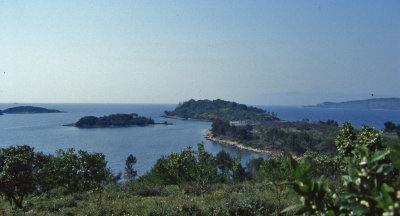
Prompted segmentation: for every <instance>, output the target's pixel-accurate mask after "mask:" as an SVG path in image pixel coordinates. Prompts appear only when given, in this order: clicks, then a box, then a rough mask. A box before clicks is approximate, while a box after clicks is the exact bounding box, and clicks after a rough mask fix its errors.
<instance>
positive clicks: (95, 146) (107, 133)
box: [0, 104, 400, 175]
mask: <svg viewBox="0 0 400 216" xmlns="http://www.w3.org/2000/svg"><path fill="white" fill-rule="evenodd" d="M23 105H32V106H40V107H44V108H48V109H58V110H62V111H65V112H66V113H48V114H4V115H2V116H0V147H8V146H10V145H30V146H32V147H34V148H35V151H42V152H44V153H50V154H55V152H56V150H58V149H67V148H75V149H76V150H79V149H82V150H86V151H90V152H102V153H104V154H105V156H106V160H107V161H108V165H109V166H110V167H111V169H112V171H113V172H114V173H117V172H123V169H124V165H125V159H126V158H127V157H128V155H129V154H133V155H134V156H136V158H137V163H136V164H135V166H134V167H135V169H137V170H138V174H139V175H143V174H144V173H145V172H146V171H149V170H150V169H151V167H152V166H153V165H154V164H155V162H156V160H157V159H158V158H160V157H161V156H162V155H168V154H170V153H171V152H180V151H182V150H183V149H185V148H186V147H187V146H193V147H194V148H196V145H197V143H200V142H204V144H205V149H206V151H208V152H211V153H212V154H214V155H215V154H217V153H218V152H219V151H221V150H225V151H227V152H228V153H230V154H233V155H240V156H241V158H242V163H243V164H245V163H246V162H247V161H248V160H250V159H251V158H256V157H259V156H262V157H264V158H266V156H264V155H260V154H256V153H253V152H248V151H239V150H238V149H235V148H232V147H228V146H224V145H220V144H216V143H213V142H210V141H208V140H206V139H205V138H204V130H206V129H209V128H210V127H211V123H210V122H196V121H184V120H177V119H165V118H162V117H160V116H161V115H162V114H163V111H164V110H172V109H174V108H175V106H176V105H169V104H0V109H6V108H10V107H14V106H23ZM258 107H260V108H264V109H267V110H268V111H273V112H275V113H277V114H278V117H280V118H281V119H284V120H290V121H299V120H302V119H304V118H308V119H309V120H310V121H318V120H324V121H326V120H327V119H333V120H336V121H338V122H339V123H343V122H344V121H349V120H350V121H351V122H352V124H353V125H354V126H355V127H358V128H359V127H361V125H363V124H367V125H371V126H374V127H375V128H378V129H382V128H383V127H384V126H383V123H384V122H385V121H394V122H397V123H399V120H400V111H393V110H391V111H387V110H344V109H343V110H342V109H340V110H339V109H320V108H300V107H289V106H258ZM114 113H138V114H139V115H142V116H146V117H152V118H153V119H154V120H155V121H156V122H163V121H168V122H171V123H173V125H167V126H165V125H156V126H147V127H127V128H93V129H80V128H75V127H65V126H62V125H63V124H68V123H73V122H76V121H77V120H79V118H81V117H83V116H88V115H93V116H103V115H109V114H114Z"/></svg>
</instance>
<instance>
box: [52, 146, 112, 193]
mask: <svg viewBox="0 0 400 216" xmlns="http://www.w3.org/2000/svg"><path fill="white" fill-rule="evenodd" d="M51 166H52V170H53V173H52V176H51V178H52V181H53V182H54V184H56V185H57V186H61V187H64V188H65V189H66V192H67V193H74V192H82V191H87V190H93V189H95V190H99V191H101V190H102V188H103V185H104V184H105V183H107V182H108V181H110V180H111V171H110V169H109V168H107V161H106V160H105V156H104V154H103V153H89V152H86V151H82V150H80V151H78V154H76V153H75V149H73V148H70V149H67V150H66V151H64V150H61V149H60V150H58V151H57V157H55V158H54V159H53V160H52V165H51Z"/></svg>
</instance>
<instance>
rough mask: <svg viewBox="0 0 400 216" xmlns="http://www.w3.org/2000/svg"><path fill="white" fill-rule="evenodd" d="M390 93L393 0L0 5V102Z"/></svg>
mask: <svg viewBox="0 0 400 216" xmlns="http://www.w3.org/2000/svg"><path fill="white" fill-rule="evenodd" d="M372 92H373V93H374V94H375V96H374V97H400V1H398V0H393V1H389V0H385V1H376V0H373V1H372V0H371V1H367V0H360V1H348V0H343V1H337V0H335V1H311V0H304V1H300V0H296V1H266V0H265V1H264V0H263V1H261V0H260V1H251V0H250V1H234V0H227V1H221V0H218V1H216V0H211V1H205V0H199V1H192V0H191V1H186V0H185V1H184V0H182V1H166V0H165V1H164V0H163V1H149V0H143V1H133V0H132V1H116V0H110V1H100V0H96V1H81V0H79V1H70V0H68V1H66V0H65V1H54V0H49V1H42V0H41V1H11V0H9V1H3V0H0V102H53V103H59V102H83V103H92V102H98V103H178V102H179V101H184V100H187V99H190V98H194V99H204V98H208V99H216V98H221V99H227V100H236V101H239V102H243V103H251V104H272V105H276V104H311V103H319V102H323V101H332V100H333V101H335V100H336V101H340V100H347V99H365V98H370V97H371V96H370V95H369V94H370V93H372Z"/></svg>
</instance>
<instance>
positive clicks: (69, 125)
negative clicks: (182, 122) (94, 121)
mask: <svg viewBox="0 0 400 216" xmlns="http://www.w3.org/2000/svg"><path fill="white" fill-rule="evenodd" d="M157 125H165V126H167V125H173V124H172V123H169V122H155V123H153V124H145V125H126V126H110V127H103V126H93V127H78V126H76V124H75V123H72V124H64V125H62V126H65V127H76V128H126V127H146V126H157Z"/></svg>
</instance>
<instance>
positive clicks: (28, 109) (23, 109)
mask: <svg viewBox="0 0 400 216" xmlns="http://www.w3.org/2000/svg"><path fill="white" fill-rule="evenodd" d="M3 113H7V114H33V113H61V111H60V110H55V109H46V108H43V107H34V106H18V107H12V108H8V109H5V110H3Z"/></svg>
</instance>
